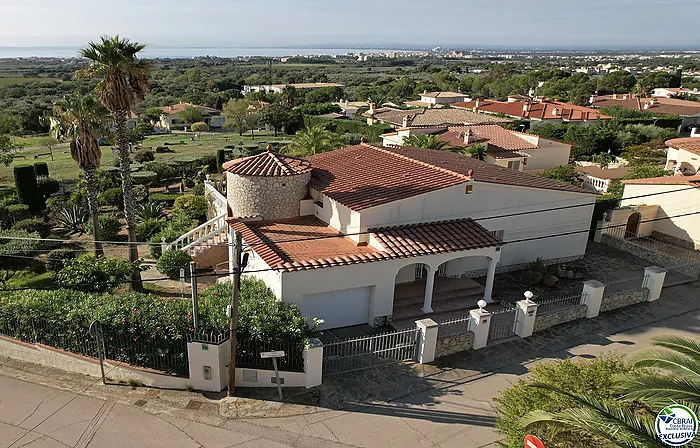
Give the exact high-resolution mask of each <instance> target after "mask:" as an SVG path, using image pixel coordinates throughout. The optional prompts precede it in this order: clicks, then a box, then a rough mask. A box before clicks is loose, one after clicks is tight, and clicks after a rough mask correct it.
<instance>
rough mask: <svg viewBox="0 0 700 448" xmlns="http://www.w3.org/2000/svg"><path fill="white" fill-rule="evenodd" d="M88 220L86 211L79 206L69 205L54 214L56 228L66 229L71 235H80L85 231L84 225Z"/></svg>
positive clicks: (88, 215)
mask: <svg viewBox="0 0 700 448" xmlns="http://www.w3.org/2000/svg"><path fill="white" fill-rule="evenodd" d="M89 218H90V214H89V213H88V211H87V209H85V208H84V207H82V206H79V205H71V206H69V207H66V208H64V209H61V210H59V211H58V213H57V214H56V222H57V223H58V227H60V228H62V229H67V230H69V231H70V232H71V233H80V234H82V233H83V232H84V231H85V223H86V222H87V221H88V219H89Z"/></svg>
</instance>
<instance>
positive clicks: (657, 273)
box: [644, 266, 668, 302]
mask: <svg viewBox="0 0 700 448" xmlns="http://www.w3.org/2000/svg"><path fill="white" fill-rule="evenodd" d="M667 272H668V271H667V270H666V269H664V268H660V267H658V266H649V267H648V268H646V269H644V286H645V287H646V288H649V297H648V298H647V301H649V302H653V301H654V300H656V299H658V298H659V297H661V289H662V288H663V287H664V280H666V273H667Z"/></svg>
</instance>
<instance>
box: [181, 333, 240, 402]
mask: <svg viewBox="0 0 700 448" xmlns="http://www.w3.org/2000/svg"><path fill="white" fill-rule="evenodd" d="M226 342H227V343H228V344H226V343H222V344H212V343H208V342H188V343H187V359H188V363H189V376H190V382H189V385H190V387H192V389H195V390H202V391H207V392H221V391H222V390H223V389H224V388H225V387H226V381H227V379H228V374H227V372H228V368H223V369H222V364H223V365H224V366H225V365H226V364H228V362H227V361H228V359H227V358H225V357H222V353H223V352H224V350H223V348H224V347H230V341H226Z"/></svg>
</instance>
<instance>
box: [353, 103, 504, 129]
mask: <svg viewBox="0 0 700 448" xmlns="http://www.w3.org/2000/svg"><path fill="white" fill-rule="evenodd" d="M363 116H365V117H367V124H368V125H370V126H371V125H373V124H375V123H387V124H390V125H392V126H394V127H400V128H408V127H425V126H432V127H437V126H458V125H470V124H483V123H491V124H497V123H507V122H509V121H510V120H508V119H507V118H500V117H492V116H489V115H485V114H479V113H477V112H473V111H470V110H463V109H454V108H448V109H420V110H417V109H409V110H401V109H394V108H391V107H380V108H378V109H377V108H376V107H375V106H374V104H370V106H369V110H368V111H367V112H365V113H364V114H363Z"/></svg>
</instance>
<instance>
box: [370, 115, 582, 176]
mask: <svg viewBox="0 0 700 448" xmlns="http://www.w3.org/2000/svg"><path fill="white" fill-rule="evenodd" d="M419 134H440V140H442V141H445V142H447V143H448V146H450V147H460V146H461V147H465V148H466V147H469V146H472V145H474V144H479V143H480V144H483V145H485V146H486V148H485V151H484V153H485V161H486V162H488V163H493V164H496V165H501V166H504V167H507V168H511V169H515V170H518V171H538V170H544V169H547V168H551V167H553V166H558V165H566V164H567V163H569V156H570V153H571V145H570V144H568V143H564V142H560V141H556V140H550V139H546V138H542V137H539V136H537V135H531V134H523V133H522V132H517V131H510V130H507V129H503V128H502V127H500V126H498V125H495V124H482V125H474V126H451V127H447V128H400V129H397V131H396V132H392V133H389V134H384V135H382V136H381V137H382V141H383V143H382V144H383V145H384V146H391V147H398V146H404V138H406V137H410V136H411V135H419Z"/></svg>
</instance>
